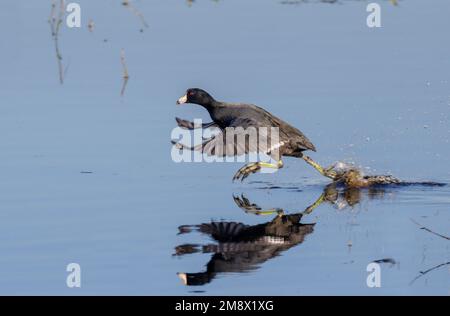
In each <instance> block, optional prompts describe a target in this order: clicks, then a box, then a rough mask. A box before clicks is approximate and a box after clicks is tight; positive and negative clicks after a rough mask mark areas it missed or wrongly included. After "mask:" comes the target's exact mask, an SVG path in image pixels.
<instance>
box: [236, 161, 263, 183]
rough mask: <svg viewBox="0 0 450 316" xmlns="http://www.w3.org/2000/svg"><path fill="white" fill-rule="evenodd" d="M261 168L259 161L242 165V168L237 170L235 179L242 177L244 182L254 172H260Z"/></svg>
mask: <svg viewBox="0 0 450 316" xmlns="http://www.w3.org/2000/svg"><path fill="white" fill-rule="evenodd" d="M260 169H261V165H260V164H259V163H257V162H255V163H250V164H248V165H245V166H244V167H242V168H241V169H239V170H238V171H237V172H236V174H235V175H234V177H233V181H235V180H239V179H240V180H241V182H242V181H244V179H245V178H247V177H248V176H249V175H251V174H252V173H256V172H258V171H259V170H260Z"/></svg>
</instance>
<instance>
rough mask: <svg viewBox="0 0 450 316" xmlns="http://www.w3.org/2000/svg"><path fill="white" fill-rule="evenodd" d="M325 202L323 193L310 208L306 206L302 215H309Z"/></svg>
mask: <svg viewBox="0 0 450 316" xmlns="http://www.w3.org/2000/svg"><path fill="white" fill-rule="evenodd" d="M323 201H325V193H322V194H321V195H320V196H319V198H318V199H317V200H316V201H315V202H314V203H313V204H311V205H310V206H308V207H307V208H306V209H305V210H304V211H303V214H310V213H311V212H312V211H314V210H315V209H316V208H317V207H318V206H319V205H320V204H322V203H323Z"/></svg>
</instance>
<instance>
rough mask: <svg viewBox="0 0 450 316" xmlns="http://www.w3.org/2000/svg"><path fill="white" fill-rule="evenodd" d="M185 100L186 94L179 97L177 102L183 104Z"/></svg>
mask: <svg viewBox="0 0 450 316" xmlns="http://www.w3.org/2000/svg"><path fill="white" fill-rule="evenodd" d="M186 102H187V95H183V96H182V97H181V98H179V99H178V101H177V104H183V103H186Z"/></svg>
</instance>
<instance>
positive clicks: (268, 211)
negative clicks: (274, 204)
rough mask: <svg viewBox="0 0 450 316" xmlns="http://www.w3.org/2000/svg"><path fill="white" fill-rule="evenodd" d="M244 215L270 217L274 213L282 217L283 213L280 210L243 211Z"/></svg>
mask: <svg viewBox="0 0 450 316" xmlns="http://www.w3.org/2000/svg"><path fill="white" fill-rule="evenodd" d="M245 212H246V213H252V214H255V215H272V214H274V213H276V214H277V216H282V215H284V211H283V210H282V209H279V208H271V209H269V210H264V211H249V210H247V211H245Z"/></svg>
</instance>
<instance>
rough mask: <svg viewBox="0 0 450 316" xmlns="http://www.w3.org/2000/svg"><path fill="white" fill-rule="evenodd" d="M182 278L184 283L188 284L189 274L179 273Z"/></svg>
mask: <svg viewBox="0 0 450 316" xmlns="http://www.w3.org/2000/svg"><path fill="white" fill-rule="evenodd" d="M177 275H178V277H179V278H180V280H181V281H182V282H183V284H184V285H187V275H186V273H177Z"/></svg>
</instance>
